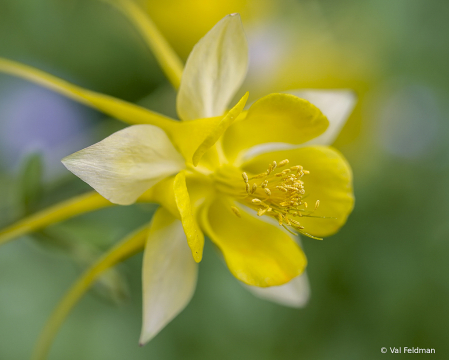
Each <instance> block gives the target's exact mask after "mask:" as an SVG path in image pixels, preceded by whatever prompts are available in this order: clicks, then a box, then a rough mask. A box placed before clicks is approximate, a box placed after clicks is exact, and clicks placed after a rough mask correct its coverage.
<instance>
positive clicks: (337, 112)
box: [287, 89, 357, 145]
mask: <svg viewBox="0 0 449 360" xmlns="http://www.w3.org/2000/svg"><path fill="white" fill-rule="evenodd" d="M287 93H288V94H291V95H295V96H297V97H299V98H301V99H305V100H307V101H310V102H311V103H312V104H313V105H315V106H316V107H317V108H318V109H320V110H321V112H322V113H323V114H324V115H325V116H326V117H327V118H328V120H329V127H328V128H327V130H326V131H325V132H324V133H323V134H321V135H320V136H318V137H317V138H315V139H312V140H310V141H309V142H307V145H331V144H332V143H333V142H334V140H335V139H336V138H337V136H338V134H339V133H340V131H341V129H342V128H343V126H344V125H345V123H346V120H347V119H348V117H349V115H350V114H351V112H352V109H354V106H355V104H356V102H357V97H356V95H355V93H354V92H353V91H351V90H341V89H337V90H291V91H288V92H287Z"/></svg>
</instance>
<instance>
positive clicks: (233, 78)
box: [0, 1, 354, 358]
mask: <svg viewBox="0 0 449 360" xmlns="http://www.w3.org/2000/svg"><path fill="white" fill-rule="evenodd" d="M114 3H115V4H116V5H117V6H118V7H119V9H120V10H122V11H123V12H124V13H125V14H126V15H127V16H128V17H129V19H131V20H132V21H133V22H134V23H135V24H136V25H137V27H138V29H139V31H141V33H142V34H143V35H144V37H145V39H146V40H147V41H148V43H149V45H150V46H151V47H152V49H153V50H154V51H155V54H156V57H157V58H158V59H159V61H160V62H161V64H162V67H163V69H164V71H165V72H166V74H167V75H168V77H169V79H170V81H171V82H172V84H173V85H174V86H175V87H178V85H179V91H178V95H177V111H178V115H179V117H180V119H181V120H182V121H176V120H173V119H169V118H167V117H164V116H162V115H160V114H156V113H154V112H152V111H150V110H147V109H144V108H141V107H139V106H136V105H133V104H129V103H126V102H124V101H121V100H118V99H114V98H112V97H109V96H106V95H101V94H98V93H94V92H92V91H89V90H85V89H81V88H79V87H77V86H75V85H72V84H69V83H67V82H65V81H63V80H60V79H57V78H55V77H53V76H51V75H48V74H45V73H43V72H41V71H39V70H36V69H32V68H30V67H27V66H25V65H21V64H18V63H15V62H12V61H9V60H5V59H0V70H1V71H4V72H7V73H10V74H15V75H17V76H21V77H23V78H26V79H29V80H32V81H35V82H37V83H39V84H42V85H44V86H47V87H49V88H52V89H54V90H56V91H58V92H60V93H62V94H65V95H67V96H68V97H70V98H72V99H75V100H77V101H80V102H82V103H84V104H86V105H89V106H92V107H95V108H97V109H99V110H101V111H103V112H105V113H107V114H109V115H112V116H114V117H117V118H119V119H121V120H123V121H125V122H128V123H131V124H135V125H133V126H130V127H128V128H125V129H124V130H121V131H118V132H116V133H114V134H112V135H111V136H109V137H108V138H106V139H104V140H103V141H100V142H99V143H97V144H94V145H92V146H90V147H88V148H86V149H84V150H81V151H79V152H77V153H75V154H72V155H70V156H68V157H66V158H65V159H63V163H64V165H65V166H66V167H67V168H68V169H69V170H70V171H72V172H73V173H74V174H75V175H77V176H78V177H80V178H81V179H82V180H84V181H85V182H87V183H88V184H89V185H91V186H92V187H93V188H94V189H95V190H96V191H97V192H98V193H99V194H101V196H102V197H101V196H99V195H98V194H96V193H90V194H87V195H84V196H82V197H79V198H75V199H71V200H68V201H66V202H65V203H62V204H59V205H56V206H54V207H53V208H50V209H48V210H46V211H44V212H42V213H38V214H36V215H33V216H31V217H30V218H27V219H24V220H21V221H20V222H18V223H17V224H15V225H13V226H11V227H9V228H7V229H5V230H3V231H2V232H1V233H0V242H5V241H7V240H9V239H11V238H13V237H16V236H19V235H21V234H24V233H26V232H30V231H34V230H36V229H39V228H42V227H45V226H47V225H49V224H51V223H53V222H56V221H61V220H64V219H66V218H68V217H71V216H75V215H77V214H80V213H83V212H87V211H92V210H95V209H98V208H101V207H105V206H109V205H112V204H119V205H128V204H132V203H134V202H136V201H141V202H156V203H159V204H160V205H161V207H160V208H159V209H158V210H157V211H156V213H155V215H154V217H153V219H152V221H151V224H150V226H149V227H145V228H143V229H140V230H138V231H137V232H136V233H134V234H131V235H130V236H129V237H128V238H127V239H125V240H124V241H123V242H122V243H120V244H119V245H117V246H116V247H115V248H114V249H112V250H111V251H110V252H109V253H108V254H106V255H105V256H104V257H103V258H102V259H100V260H99V262H98V263H97V264H96V265H94V266H93V267H92V269H90V270H89V271H88V272H87V273H86V274H85V275H84V276H83V277H82V278H81V279H80V281H79V282H78V283H77V284H75V286H74V287H73V288H72V289H71V291H70V292H69V293H68V294H67V296H66V297H65V299H64V300H63V302H62V303H61V305H60V306H59V307H58V309H57V310H56V312H55V313H54V314H53V317H52V319H51V320H50V322H49V324H48V326H47V328H46V329H45V331H44V335H43V337H42V339H41V342H40V343H39V346H38V348H37V352H36V354H37V355H36V358H43V357H44V356H45V353H46V351H47V350H48V346H49V344H50V340H51V338H52V337H53V336H54V333H55V331H56V329H57V327H58V326H59V325H60V323H61V322H62V319H63V318H64V317H65V315H66V314H67V312H68V311H69V310H70V308H71V307H72V306H73V305H74V303H75V302H76V300H77V299H78V298H79V297H80V296H81V295H82V294H83V292H84V291H85V290H86V289H87V288H88V286H89V285H90V284H91V283H92V282H93V281H94V280H95V279H96V278H97V277H98V276H99V274H101V273H102V272H103V271H104V270H106V269H107V268H108V267H110V266H112V265H114V264H115V263H117V262H118V261H121V260H123V259H124V258H126V257H127V256H130V255H131V254H133V253H135V252H136V251H138V250H139V249H141V248H142V247H143V244H144V243H145V254H144V262H143V326H142V333H141V338H140V342H141V343H145V342H147V341H149V340H150V339H151V338H152V337H154V336H155V335H156V334H157V333H158V332H159V331H160V330H161V329H162V328H163V327H164V326H165V325H166V324H167V323H168V322H169V321H170V320H171V319H172V318H173V317H175V316H176V315H177V314H178V313H179V312H180V311H181V310H182V309H183V308H184V307H185V306H186V305H187V303H188V302H189V301H190V298H191V297H192V294H193V292H194V289H195V286H196V279H197V263H198V262H200V261H201V258H202V253H203V246H204V235H203V234H206V235H207V236H208V237H209V238H210V239H211V240H212V241H213V242H214V243H215V244H216V245H217V246H218V248H219V249H220V250H221V252H222V254H223V256H224V259H225V261H226V263H227V265H228V267H229V269H230V271H231V272H232V274H233V275H234V276H235V277H236V278H237V279H239V280H241V281H242V282H243V283H245V284H247V285H250V289H251V290H252V291H253V292H254V293H255V294H257V295H259V296H261V297H265V298H268V299H271V300H274V301H278V302H281V303H284V304H286V305H290V306H301V305H302V304H303V303H304V301H306V299H305V297H307V280H306V279H305V278H304V277H303V276H299V275H301V274H302V273H303V271H304V269H305V267H306V257H305V255H304V253H303V251H302V249H301V248H300V246H299V245H298V243H297V241H296V239H295V237H294V236H293V234H297V233H300V234H304V235H307V236H310V237H313V238H320V237H322V236H327V235H331V234H333V233H335V232H336V231H337V230H338V229H339V228H340V227H341V226H342V225H343V224H344V222H345V221H346V218H347V216H348V214H349V213H350V212H351V210H352V207H353V203H354V198H353V194H352V179H351V170H350V167H349V165H348V164H347V162H346V160H345V159H344V158H343V157H342V155H341V154H340V153H339V152H337V151H336V150H334V149H332V148H330V147H328V146H323V144H325V143H329V142H330V141H332V139H333V138H335V136H336V134H337V133H338V130H339V128H340V127H341V125H342V124H343V122H344V115H343V110H342V109H347V108H348V106H350V104H352V102H353V97H352V95H351V94H350V93H349V92H327V93H326V92H325V93H316V92H315V93H313V92H312V95H311V96H312V97H313V96H315V98H316V99H317V101H316V102H318V103H321V104H323V106H324V109H325V112H326V113H327V114H328V115H329V117H330V119H331V123H330V126H329V122H328V120H327V118H326V117H325V116H324V115H323V114H322V113H321V111H320V110H319V109H318V108H317V107H315V106H314V105H312V104H311V103H310V102H308V101H306V100H303V99H301V98H299V97H297V96H294V95H291V94H271V95H268V96H265V97H263V98H262V99H260V100H258V101H256V102H255V103H254V104H252V105H251V106H250V107H249V109H248V110H244V107H245V104H246V101H247V98H248V94H245V95H244V96H243V97H242V99H241V100H240V101H238V103H237V104H236V105H235V106H234V107H233V108H232V109H231V110H229V111H228V110H227V107H228V104H229V102H230V101H231V100H232V98H233V96H234V94H235V92H236V90H237V89H238V88H239V87H240V85H241V83H242V82H243V79H244V77H245V74H246V70H247V64H248V54H247V53H248V51H247V43H246V38H245V36H244V32H243V27H242V24H241V20H240V17H239V15H238V14H232V15H228V16H226V17H225V18H224V19H222V20H221V21H220V22H219V23H218V24H217V25H216V26H215V27H214V28H213V29H212V30H210V31H209V33H207V34H206V35H205V36H204V37H203V38H202V39H201V40H200V41H199V42H198V44H197V45H196V46H195V47H194V49H193V51H192V52H191V54H190V56H189V58H188V60H187V63H186V65H185V69H182V65H181V63H180V62H179V60H178V59H177V57H176V56H175V55H174V53H173V52H172V50H171V49H170V48H169V46H168V44H167V43H166V42H165V41H164V39H163V38H162V37H161V36H160V34H159V33H158V31H157V29H156V28H155V27H154V25H153V24H152V23H151V22H150V20H149V19H148V18H145V17H144V15H143V13H142V12H141V11H140V10H139V9H138V8H137V7H136V6H134V5H132V3H131V2H127V1H117V2H114ZM181 73H182V78H181ZM348 104H349V105H348ZM328 126H329V127H328ZM326 129H327V130H326ZM105 199H107V200H105Z"/></svg>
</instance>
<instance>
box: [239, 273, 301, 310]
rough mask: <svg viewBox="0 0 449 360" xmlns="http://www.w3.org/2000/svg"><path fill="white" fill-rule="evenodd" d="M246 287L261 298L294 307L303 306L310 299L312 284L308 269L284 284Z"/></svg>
mask: <svg viewBox="0 0 449 360" xmlns="http://www.w3.org/2000/svg"><path fill="white" fill-rule="evenodd" d="M246 288H247V289H248V290H249V291H250V292H251V293H253V295H255V296H257V297H259V298H261V299H264V300H268V301H272V302H274V303H276V304H280V305H283V306H288V307H292V308H302V307H304V306H306V305H307V303H308V301H309V299H310V285H309V279H308V278H307V273H306V271H304V272H303V273H302V274H301V275H299V276H297V277H295V278H294V279H293V280H290V281H289V282H288V283H287V284H284V285H280V286H270V287H266V288H261V287H257V286H246Z"/></svg>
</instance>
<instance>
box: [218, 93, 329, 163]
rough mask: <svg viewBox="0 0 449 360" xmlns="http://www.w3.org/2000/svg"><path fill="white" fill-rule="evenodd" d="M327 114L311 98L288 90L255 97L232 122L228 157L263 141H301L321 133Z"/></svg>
mask: <svg viewBox="0 0 449 360" xmlns="http://www.w3.org/2000/svg"><path fill="white" fill-rule="evenodd" d="M328 125H329V121H328V120H327V118H326V117H325V116H324V115H323V114H322V113H321V111H320V110H319V109H318V108H317V107H316V106H314V105H312V104H311V103H310V102H308V101H306V100H304V99H300V98H298V97H296V96H293V95H289V94H270V95H267V96H265V97H263V98H262V99H260V100H258V101H256V102H255V103H254V104H253V105H252V106H251V107H250V109H249V110H248V113H247V114H246V117H245V118H244V119H242V120H239V121H236V122H235V123H234V124H232V125H231V126H230V127H229V128H228V130H227V131H226V132H225V134H224V136H223V149H224V151H225V154H226V156H227V157H228V158H229V159H235V158H236V157H237V156H238V155H242V153H243V152H244V151H245V150H248V149H250V148H251V147H253V146H255V145H259V144H264V143H273V142H282V143H289V144H295V145H298V144H302V143H305V142H306V141H309V140H311V139H313V138H315V137H317V136H319V135H320V134H322V133H323V132H324V131H325V130H326V128H327V127H328Z"/></svg>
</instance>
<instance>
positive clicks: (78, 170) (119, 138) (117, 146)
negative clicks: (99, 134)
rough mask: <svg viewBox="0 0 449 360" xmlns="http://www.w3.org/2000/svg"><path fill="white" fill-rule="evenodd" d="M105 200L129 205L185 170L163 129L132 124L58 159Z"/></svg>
mask: <svg viewBox="0 0 449 360" xmlns="http://www.w3.org/2000/svg"><path fill="white" fill-rule="evenodd" d="M62 163H63V164H64V165H65V167H66V168H67V169H69V170H70V171H71V172H72V173H74V174H75V175H76V176H78V177H79V178H81V179H82V180H83V181H85V182H87V183H88V184H89V185H90V186H92V187H93V188H94V189H95V190H97V191H98V192H99V193H100V194H101V195H102V196H104V197H105V198H106V199H108V200H109V201H111V202H113V203H115V204H120V205H129V204H132V203H133V202H135V201H136V200H137V198H138V197H139V196H140V195H142V194H143V193H144V192H145V191H146V190H148V189H149V188H151V187H152V186H153V185H155V184H156V183H158V182H159V181H161V180H162V179H164V178H166V177H168V176H170V175H173V174H176V173H177V172H178V171H180V170H181V169H183V168H184V167H185V163H184V159H183V157H182V156H181V155H180V154H179V153H178V152H177V151H176V149H175V148H174V147H173V145H172V143H171V142H170V139H169V138H168V136H167V135H166V134H165V132H164V131H163V130H161V129H160V128H158V127H156V126H153V125H134V126H130V127H128V128H125V129H123V130H120V131H117V132H116V133H114V134H112V135H111V136H109V137H107V138H106V139H104V140H102V141H100V142H99V143H97V144H94V145H92V146H89V147H88V148H86V149H83V150H81V151H78V152H76V153H74V154H72V155H70V156H67V157H66V158H64V159H63V160H62Z"/></svg>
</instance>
